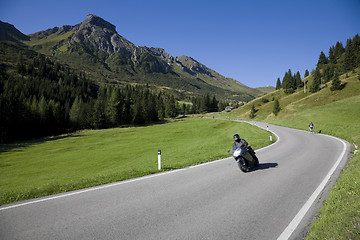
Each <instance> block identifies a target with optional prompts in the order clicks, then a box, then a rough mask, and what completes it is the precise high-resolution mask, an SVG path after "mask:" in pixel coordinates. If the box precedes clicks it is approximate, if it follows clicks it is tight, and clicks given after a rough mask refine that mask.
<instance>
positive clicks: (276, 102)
mask: <svg viewBox="0 0 360 240" xmlns="http://www.w3.org/2000/svg"><path fill="white" fill-rule="evenodd" d="M280 110H281V108H280V103H279V100H278V99H277V98H275V101H274V107H273V113H274V114H275V116H277V115H278V113H279V112H280Z"/></svg>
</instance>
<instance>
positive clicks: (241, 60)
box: [0, 0, 360, 87]
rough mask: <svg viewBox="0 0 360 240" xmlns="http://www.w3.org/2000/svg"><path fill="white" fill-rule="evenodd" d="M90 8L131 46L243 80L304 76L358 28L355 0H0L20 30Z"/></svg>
mask: <svg viewBox="0 0 360 240" xmlns="http://www.w3.org/2000/svg"><path fill="white" fill-rule="evenodd" d="M89 13H91V14H95V15H97V16H99V17H101V18H103V19H105V20H106V21H108V22H110V23H112V24H114V25H115V26H116V30H117V32H118V33H119V34H120V35H121V36H123V37H125V38H126V39H128V40H129V41H131V42H132V43H134V44H135V45H137V46H148V47H160V48H163V49H165V51H166V52H168V53H169V54H171V55H172V56H174V57H176V56H180V55H186V56H190V57H192V58H194V59H195V60H197V61H199V62H201V63H202V64H204V65H206V66H207V67H209V68H211V69H213V70H215V71H217V72H218V73H220V74H222V75H224V76H225V77H230V78H234V79H236V80H238V81H239V82H241V83H243V84H245V85H247V86H249V87H263V86H269V85H271V86H275V84H276V80H277V78H278V77H280V79H282V78H283V76H284V74H285V72H286V71H288V69H291V70H292V72H293V73H296V72H297V71H299V72H300V74H301V76H303V75H304V72H305V70H306V69H308V70H309V71H311V70H312V69H314V68H315V67H316V63H317V60H318V58H319V55H320V52H321V51H323V52H324V53H325V54H326V55H328V51H329V48H330V46H332V45H335V44H336V42H337V41H339V42H342V43H343V44H344V46H345V44H346V40H347V39H348V38H353V37H354V36H355V35H356V34H357V33H359V34H360V0H301V1H293V0H281V1H276V0H272V1H269V0H238V1H235V0H222V1H214V0H182V1H175V0H167V1H165V0H151V1H149V0H117V1H116V0H114V1H113V0H110V1H105V0H103V1H98V0H97V1H93V0H87V1H82V0H80V1H77V0H73V1H68V0H63V1H52V0H41V1H40V0H39V1H37V0H32V1H29V0H0V20H1V21H3V22H8V23H11V24H13V25H14V26H15V27H16V28H17V29H19V30H20V31H21V32H23V33H25V34H30V33H34V32H38V31H42V30H46V29H48V28H53V27H55V26H58V27H61V26H63V25H76V24H78V23H80V22H82V21H83V20H85V19H86V15H87V14H89Z"/></svg>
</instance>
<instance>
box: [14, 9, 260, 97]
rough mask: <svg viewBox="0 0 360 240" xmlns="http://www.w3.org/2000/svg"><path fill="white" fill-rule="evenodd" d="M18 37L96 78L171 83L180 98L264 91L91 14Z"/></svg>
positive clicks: (249, 94) (168, 85)
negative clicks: (137, 40)
mask: <svg viewBox="0 0 360 240" xmlns="http://www.w3.org/2000/svg"><path fill="white" fill-rule="evenodd" d="M27 37H28V39H24V40H22V41H21V42H22V43H23V44H25V45H27V46H29V47H30V49H33V50H35V51H37V52H39V53H42V54H45V55H47V56H51V57H55V58H57V59H58V60H60V61H62V62H65V63H66V64H69V65H71V66H72V67H73V68H75V69H78V70H81V71H83V72H85V73H87V74H88V75H90V76H91V78H93V79H97V81H98V84H101V83H102V82H105V83H106V82H107V83H114V84H116V83H118V84H150V85H153V86H156V87H160V88H170V89H173V91H174V92H176V93H177V96H178V98H180V99H184V98H185V99H189V98H190V97H191V96H199V95H204V94H212V95H216V96H217V97H218V98H221V99H226V100H234V101H237V102H239V101H242V102H244V101H245V102H247V101H250V100H252V99H254V98H255V97H258V96H261V95H262V94H264V92H263V91H260V90H258V89H254V88H250V87H247V86H245V85H243V84H241V83H240V82H238V81H236V80H234V79H231V78H226V77H224V76H222V75H221V74H219V73H217V72H216V71H214V70H212V69H210V68H208V67H206V66H205V65H203V64H201V63H200V62H198V61H196V60H195V59H193V58H191V57H187V56H178V57H173V56H171V55H170V54H169V53H167V52H166V51H165V50H164V49H162V48H154V47H147V46H136V45H135V44H133V43H131V42H130V41H128V40H127V39H125V38H124V37H122V36H121V35H120V34H118V33H117V31H116V27H115V25H113V24H111V23H109V22H107V21H106V20H104V19H102V18H101V17H98V16H96V15H93V14H88V15H87V18H86V19H85V20H84V21H82V22H81V23H79V24H76V25H74V26H71V25H64V26H62V27H54V28H51V29H47V30H44V31H40V32H36V33H33V34H29V35H28V36H27Z"/></svg>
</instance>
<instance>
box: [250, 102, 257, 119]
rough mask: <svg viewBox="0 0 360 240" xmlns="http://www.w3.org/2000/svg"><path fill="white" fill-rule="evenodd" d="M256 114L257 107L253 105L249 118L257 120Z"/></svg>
mask: <svg viewBox="0 0 360 240" xmlns="http://www.w3.org/2000/svg"><path fill="white" fill-rule="evenodd" d="M255 113H256V109H255V105H252V106H251V110H250V114H249V117H250V118H255Z"/></svg>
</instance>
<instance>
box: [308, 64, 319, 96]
mask: <svg viewBox="0 0 360 240" xmlns="http://www.w3.org/2000/svg"><path fill="white" fill-rule="evenodd" d="M320 84H321V74H320V70H319V69H318V68H316V69H315V71H314V81H313V83H312V84H311V86H310V92H312V93H314V92H317V91H319V90H320Z"/></svg>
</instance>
